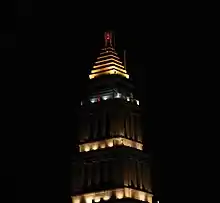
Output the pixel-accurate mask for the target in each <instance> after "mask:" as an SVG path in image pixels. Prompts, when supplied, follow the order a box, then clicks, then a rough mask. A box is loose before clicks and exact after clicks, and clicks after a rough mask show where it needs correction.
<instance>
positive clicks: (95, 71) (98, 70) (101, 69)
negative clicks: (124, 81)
mask: <svg viewBox="0 0 220 203" xmlns="http://www.w3.org/2000/svg"><path fill="white" fill-rule="evenodd" d="M110 69H116V70H119V71H122V72H124V73H127V71H126V70H124V69H121V68H118V67H116V66H110V67H106V68H100V69H96V70H92V71H91V73H97V72H101V71H105V70H106V71H107V70H110Z"/></svg>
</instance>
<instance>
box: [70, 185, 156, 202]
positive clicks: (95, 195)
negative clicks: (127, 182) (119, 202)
mask: <svg viewBox="0 0 220 203" xmlns="http://www.w3.org/2000/svg"><path fill="white" fill-rule="evenodd" d="M152 196H153V195H152V194H150V193H147V192H144V191H141V190H136V189H132V188H127V187H125V188H117V189H114V190H105V191H99V192H92V193H85V194H82V195H77V196H72V203H81V202H85V203H92V201H94V202H100V200H101V199H102V200H105V201H107V200H109V199H110V198H111V197H116V199H124V198H130V199H136V200H139V201H143V202H149V203H152Z"/></svg>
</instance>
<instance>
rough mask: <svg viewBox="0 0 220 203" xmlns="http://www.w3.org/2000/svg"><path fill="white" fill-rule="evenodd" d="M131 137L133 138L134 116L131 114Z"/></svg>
mask: <svg viewBox="0 0 220 203" xmlns="http://www.w3.org/2000/svg"><path fill="white" fill-rule="evenodd" d="M130 116H131V138H132V139H133V140H134V139H135V138H134V117H133V115H132V114H131V115H130Z"/></svg>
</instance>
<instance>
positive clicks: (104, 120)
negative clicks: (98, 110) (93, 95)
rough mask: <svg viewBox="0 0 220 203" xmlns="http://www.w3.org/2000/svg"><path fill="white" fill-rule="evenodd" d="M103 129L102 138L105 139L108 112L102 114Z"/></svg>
mask: <svg viewBox="0 0 220 203" xmlns="http://www.w3.org/2000/svg"><path fill="white" fill-rule="evenodd" d="M101 128H102V137H105V136H106V112H105V111H104V112H103V113H102V125H101Z"/></svg>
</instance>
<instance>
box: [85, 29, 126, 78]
mask: <svg viewBox="0 0 220 203" xmlns="http://www.w3.org/2000/svg"><path fill="white" fill-rule="evenodd" d="M104 39H105V47H104V48H103V49H101V52H100V56H99V57H98V58H97V60H96V62H95V64H94V66H93V68H92V70H91V74H90V75H89V78H90V79H93V78H96V77H98V76H101V75H112V74H118V75H121V76H123V77H125V78H127V79H128V78H129V75H128V74H127V71H126V69H125V67H124V65H123V64H122V62H121V60H120V58H119V57H118V54H117V53H116V51H115V48H114V46H113V45H114V43H113V39H114V36H113V33H112V32H105V34H104Z"/></svg>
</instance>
